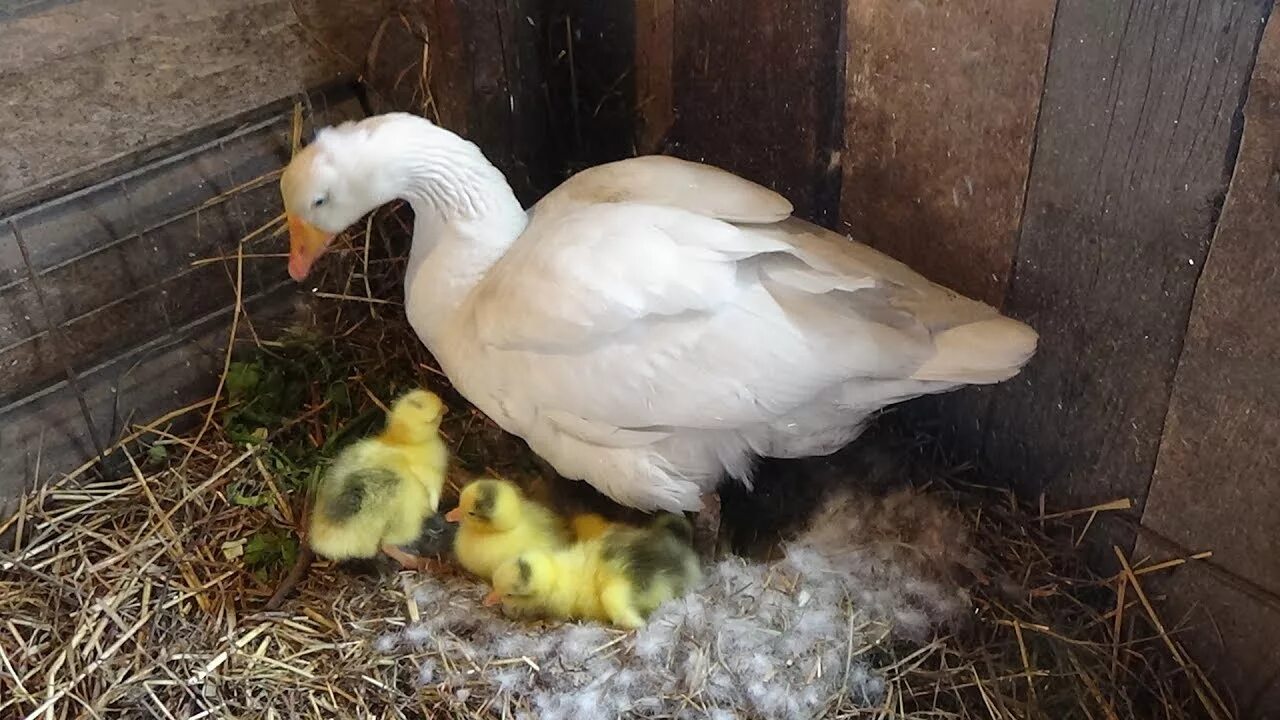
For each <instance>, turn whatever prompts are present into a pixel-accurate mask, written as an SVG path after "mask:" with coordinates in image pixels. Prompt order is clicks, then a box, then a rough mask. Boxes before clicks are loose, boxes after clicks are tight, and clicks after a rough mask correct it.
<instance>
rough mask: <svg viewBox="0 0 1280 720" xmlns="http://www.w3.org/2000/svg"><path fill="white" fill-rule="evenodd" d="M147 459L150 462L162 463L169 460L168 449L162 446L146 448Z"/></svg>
mask: <svg viewBox="0 0 1280 720" xmlns="http://www.w3.org/2000/svg"><path fill="white" fill-rule="evenodd" d="M147 457H148V458H150V459H151V461H152V462H164V461H165V460H168V459H169V448H167V447H165V446H164V445H152V446H151V447H149V448H147Z"/></svg>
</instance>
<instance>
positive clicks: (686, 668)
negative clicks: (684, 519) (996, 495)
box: [378, 491, 973, 720]
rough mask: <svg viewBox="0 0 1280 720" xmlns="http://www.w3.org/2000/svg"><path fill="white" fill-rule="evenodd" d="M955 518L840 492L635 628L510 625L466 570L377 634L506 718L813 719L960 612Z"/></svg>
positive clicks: (864, 700)
mask: <svg viewBox="0 0 1280 720" xmlns="http://www.w3.org/2000/svg"><path fill="white" fill-rule="evenodd" d="M970 547H971V544H970V541H969V535H968V532H967V530H966V528H965V526H964V525H963V523H962V522H961V520H960V519H959V517H958V516H957V515H955V514H953V513H952V512H950V511H949V510H948V509H946V508H943V507H942V506H941V505H939V504H937V503H936V502H934V501H933V500H932V498H929V497H927V496H923V495H919V494H916V493H913V492H911V491H903V492H898V493H895V494H892V495H889V496H885V497H872V496H868V495H864V494H860V493H855V492H850V491H842V492H841V493H839V494H837V495H835V496H834V497H833V498H832V499H831V500H830V501H829V502H827V503H826V505H825V507H824V508H823V509H822V510H821V511H820V512H819V513H818V515H817V516H816V518H815V519H814V520H813V522H812V523H811V525H810V527H809V529H808V530H806V531H804V532H802V533H800V534H799V536H797V537H796V538H795V539H793V540H792V541H790V542H788V543H785V544H784V545H783V550H784V557H783V559H781V560H778V561H776V562H771V563H762V562H748V561H745V560H742V559H740V558H733V559H726V560H722V561H720V562H718V563H716V564H714V565H712V566H711V567H708V568H705V571H704V575H705V577H704V582H703V585H702V587H701V588H700V589H699V590H698V591H697V592H695V593H691V594H690V595H688V596H686V597H683V598H681V599H679V600H676V601H673V602H670V603H668V604H666V605H664V606H663V607H662V608H661V609H659V611H658V612H657V613H655V614H654V616H653V617H652V618H651V619H650V622H649V623H648V624H647V625H646V626H645V627H644V628H642V629H641V630H639V631H637V632H636V633H634V634H627V633H621V632H619V631H617V630H614V629H611V628H608V627H605V626H602V625H597V624H579V623H566V624H552V625H546V624H539V625H529V624H519V623H514V622H511V621H508V620H506V619H504V618H502V617H501V616H500V615H498V614H497V613H495V612H491V611H490V610H488V609H486V608H482V607H480V605H479V600H480V598H481V596H482V595H483V593H484V591H485V589H484V588H483V587H481V586H480V585H478V584H477V583H475V582H473V581H471V580H470V579H464V578H460V577H459V578H436V577H427V578H424V580H423V583H422V584H421V585H420V586H419V587H417V588H416V590H415V598H416V600H417V602H418V604H419V610H420V612H421V616H422V617H423V618H424V619H423V621H422V622H421V623H419V624H417V625H415V626H412V627H410V628H408V629H407V630H405V631H404V632H403V633H401V634H398V635H387V636H384V637H382V638H379V640H378V647H379V649H380V650H381V651H384V652H387V653H391V654H396V653H400V652H406V653H408V652H413V653H415V654H420V653H423V652H425V653H429V654H430V659H428V660H426V661H425V662H424V663H423V664H422V666H421V669H420V672H419V676H418V679H419V681H420V682H421V683H422V684H424V685H434V686H437V687H438V689H439V690H440V691H441V694H443V695H446V696H448V695H452V696H453V697H455V698H457V699H458V701H460V702H463V703H467V702H468V700H469V699H472V700H479V699H484V700H485V701H486V704H490V705H491V707H492V706H493V705H492V704H495V703H496V704H497V706H499V707H506V708H509V710H510V712H511V713H512V714H513V715H514V716H516V717H530V718H546V719H547V720H556V719H558V718H574V717H577V718H582V717H617V716H620V715H632V714H634V715H642V716H647V715H659V714H661V715H669V716H673V717H690V718H692V717H713V718H731V717H737V716H738V715H739V714H740V713H743V712H745V713H747V714H749V715H752V716H755V717H762V718H771V719H772V718H778V719H792V718H811V717H815V716H818V715H821V714H823V712H824V711H825V710H827V709H828V708H831V707H833V706H835V705H837V704H839V703H842V702H851V703H853V704H856V705H868V704H874V703H877V702H879V701H880V700H881V698H882V695H883V692H884V683H883V681H882V679H881V678H880V677H879V674H878V672H877V666H876V662H877V661H880V660H884V659H885V658H886V657H887V655H886V653H883V652H879V651H878V649H880V648H884V647H885V646H886V644H887V643H890V642H895V641H898V642H918V641H921V640H924V639H927V638H928V637H929V635H930V633H931V632H933V631H934V630H936V629H938V628H939V627H941V626H944V625H948V624H952V623H954V622H956V621H958V620H959V619H961V618H962V617H964V616H965V614H966V611H967V610H968V609H969V606H970V601H969V597H968V594H967V592H966V591H965V589H964V587H963V584H964V583H963V577H964V572H963V570H964V569H966V568H969V569H973V554H972V552H971V551H970V549H969V548H970Z"/></svg>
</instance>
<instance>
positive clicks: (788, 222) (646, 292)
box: [280, 113, 1036, 511]
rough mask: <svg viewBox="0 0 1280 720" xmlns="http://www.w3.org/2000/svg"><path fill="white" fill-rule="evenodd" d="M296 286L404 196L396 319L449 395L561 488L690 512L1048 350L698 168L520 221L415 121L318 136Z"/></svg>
mask: <svg viewBox="0 0 1280 720" xmlns="http://www.w3.org/2000/svg"><path fill="white" fill-rule="evenodd" d="M280 185H281V192H282V194H283V196H284V204H285V210H286V212H287V215H288V221H289V231H290V257H289V271H290V274H291V275H292V276H293V277H294V279H296V280H302V279H303V278H305V277H306V275H307V273H308V272H309V270H310V268H311V265H312V263H314V262H315V260H316V259H317V258H318V257H320V256H321V255H322V254H323V253H324V252H325V250H326V248H327V247H328V245H329V243H330V241H331V240H332V239H333V237H334V235H336V234H337V233H339V232H341V231H342V230H343V229H345V228H346V227H348V226H349V225H351V224H353V223H354V222H356V221H357V220H358V219H359V218H360V217H361V216H362V215H364V214H365V213H367V212H369V211H370V210H372V209H373V208H375V207H377V206H379V205H381V204H383V203H386V202H389V201H391V200H393V199H396V198H400V199H403V200H406V201H407V202H408V203H409V204H410V205H411V206H412V207H413V211H414V213H415V216H416V220H415V227H414V234H413V248H412V250H411V252H410V255H409V263H408V272H407V275H406V278H405V307H406V310H407V313H408V318H409V321H410V323H411V324H412V326H413V328H414V330H415V331H416V332H417V334H418V336H419V337H420V338H421V339H422V341H423V342H424V343H426V345H427V347H428V349H430V351H431V352H432V354H433V355H434V356H435V357H436V359H437V360H438V361H439V363H440V366H441V368H442V369H443V370H444V372H445V373H446V374H447V375H448V376H449V379H450V380H451V381H452V383H453V384H454V386H455V387H456V388H457V389H458V390H459V391H460V392H461V393H462V394H463V395H464V396H465V397H466V398H467V399H468V400H470V401H471V402H472V403H474V404H475V406H476V407H477V408H479V409H480V410H481V411H482V412H484V413H485V414H487V415H488V416H489V417H490V418H492V419H493V420H494V421H495V422H496V423H497V424H498V425H500V426H501V427H502V428H503V429H504V430H506V431H508V432H511V433H514V434H516V435H518V436H520V437H522V438H524V439H525V440H526V441H527V442H528V443H529V445H530V447H531V448H532V449H533V450H534V452H536V453H537V454H538V455H540V456H541V457H542V458H543V459H545V460H546V461H548V462H549V463H550V464H551V465H552V466H554V467H555V469H556V470H557V471H559V472H560V474H562V475H564V476H565V477H568V478H575V479H581V480H586V481H587V482H588V483H590V484H591V485H593V486H595V487H596V488H597V489H598V490H600V491H602V492H603V493H605V494H606V495H609V496H610V497H612V498H613V499H614V500H616V501H617V502H619V503H622V504H624V505H629V506H632V507H636V508H640V509H645V510H652V509H663V510H669V511H688V510H697V509H699V508H700V507H701V506H702V500H703V497H704V496H706V495H707V494H708V493H711V492H713V491H714V489H715V486H716V485H717V483H718V482H719V481H720V480H721V479H722V478H724V477H725V476H726V475H727V476H729V477H733V478H737V479H740V480H742V481H749V479H750V473H751V467H752V462H753V458H754V457H755V456H757V455H764V456H770V457H803V456H811V455H821V454H827V453H831V452H834V451H835V450H837V449H839V448H840V447H841V446H843V445H844V444H846V443H847V442H849V441H850V440H852V439H853V438H854V437H856V436H857V435H858V433H859V432H860V431H861V430H862V428H863V427H864V425H865V424H866V422H867V420H868V418H869V417H870V416H871V414H872V413H874V412H875V411H876V410H878V409H880V408H881V407H883V406H885V405H887V404H889V403H893V402H897V401H901V400H905V399H908V398H911V397H915V396H918V395H923V394H927V393H938V392H943V391H946V390H950V389H952V388H955V387H958V386H961V385H966V384H983V383H995V382H999V381H1001V380H1004V379H1006V378H1009V377H1011V376H1013V375H1015V374H1016V373H1017V372H1018V370H1019V369H1020V368H1021V367H1022V365H1023V364H1024V363H1025V362H1026V361H1027V360H1028V359H1029V358H1030V357H1031V355H1032V353H1033V352H1034V350H1035V346H1036V333H1035V332H1034V331H1033V330H1032V329H1031V328H1030V327H1028V326H1027V325H1025V324H1023V323H1020V322H1017V321H1015V320H1012V319H1010V318H1007V317H1004V316H1002V315H1000V314H999V313H998V312H996V310H995V309H993V308H991V307H990V306H988V305H985V304H982V303H979V302H976V301H973V300H970V299H968V298H965V297H963V296H961V295H958V294H957V293H954V292H952V291H950V290H948V289H946V288H944V287H941V286H939V285H936V284H934V283H931V282H929V281H928V280H926V279H925V278H923V277H921V276H920V275H918V274H916V273H915V272H914V271H912V270H911V269H910V268H908V267H906V266H905V265H902V264H901V263H899V262H897V261H895V260H892V259H891V258H889V257H887V256H885V255H882V254H881V253H879V252H876V251H875V250H872V249H871V248H868V247H866V246H864V245H861V244H858V243H856V242H852V241H850V240H848V239H847V238H845V237H843V236H840V235H837V234H835V233H833V232H830V231H827V230H824V229H822V228H820V227H817V226H815V225H812V224H810V223H807V222H804V221H803V220H798V219H796V218H793V217H791V209H792V208H791V204H790V203H789V202H787V200H786V199H785V198H783V197H781V196H780V195H778V194H777V193H774V192H772V191H770V190H768V189H766V188H763V187H761V186H759V185H756V184H755V183H752V182H749V181H747V180H744V179H742V178H739V177H737V176H735V175H732V174H730V173H728V172H725V171H723V170H720V169H718V168H715V167H711V166H708V165H702V164H698V163H692V162H687V161H683V160H678V159H675V158H670V157H659V156H651V157H640V158H634V159H630V160H623V161H620V162H615V163H610V164H607V165H601V166H598V167H595V168H591V169H589V170H586V171H583V172H581V173H579V174H578V175H576V176H574V177H572V178H570V179H569V180H568V181H566V182H565V183H564V184H562V185H561V186H560V187H558V188H556V189H555V190H554V191H552V192H551V193H550V194H548V195H547V196H546V197H545V198H543V199H542V200H541V201H540V202H538V203H537V204H536V205H535V206H534V207H533V209H531V210H529V211H528V212H526V211H525V210H524V209H523V208H522V207H521V206H520V203H519V201H518V200H517V199H516V197H515V195H514V194H513V193H512V191H511V188H510V187H509V186H508V184H507V182H506V179H505V178H504V177H503V175H502V173H501V172H499V171H498V170H497V169H496V168H495V167H494V166H493V165H492V164H491V163H490V162H489V161H488V160H486V159H485V157H484V155H483V154H482V153H481V152H480V150H479V149H478V148H477V147H476V146H475V145H473V144H472V143H470V142H468V141H466V140H463V139H462V138H460V137H458V136H457V135H455V134H453V133H451V132H449V131H447V130H444V129H442V128H439V127H437V126H435V125H433V124H432V123H430V122H429V121H427V120H424V119H422V118H420V117H417V116H414V115H408V114H401V113H395V114H388V115H381V116H376V117H371V118H368V119H366V120H363V121H360V122H356V123H346V124H343V125H341V126H338V127H333V128H327V129H325V130H322V131H321V132H320V133H319V134H318V135H317V137H316V139H315V141H314V142H313V143H312V144H311V145H309V146H308V147H306V148H305V149H304V150H302V151H301V152H300V153H299V154H298V155H297V156H296V158H295V159H294V160H293V161H292V162H291V163H290V165H289V167H288V168H287V169H286V170H285V173H284V175H283V177H282V178H281V183H280Z"/></svg>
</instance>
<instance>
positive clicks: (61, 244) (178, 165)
mask: <svg viewBox="0 0 1280 720" xmlns="http://www.w3.org/2000/svg"><path fill="white" fill-rule="evenodd" d="M321 97H323V96H317V98H316V100H315V102H313V105H319V104H321V102H320V100H321ZM331 103H332V105H331V107H330V109H329V112H328V113H327V114H326V115H325V116H324V118H325V120H324V121H326V122H336V121H339V120H342V119H347V118H351V117H357V116H359V115H360V114H362V111H361V109H360V107H359V104H358V103H356V102H355V100H354V98H353V96H351V95H350V94H349V93H347V94H345V95H335V96H333V97H332V98H331ZM264 115H265V119H263V120H260V121H258V122H255V123H251V124H249V125H248V126H247V128H244V129H241V130H237V131H235V132H233V133H231V134H229V135H227V136H224V137H221V138H218V139H215V140H214V141H211V142H209V143H204V144H202V145H200V146H197V147H196V148H192V149H189V150H187V151H184V152H180V153H177V154H176V155H175V156H173V157H171V158H166V159H164V160H161V161H157V162H156V163H153V164H151V165H148V166H144V167H141V168H137V169H135V170H134V171H132V172H131V173H129V174H128V175H126V176H122V177H117V178H115V179H113V180H110V181H107V182H105V183H101V184H99V185H97V186H94V187H91V188H88V189H86V190H85V191H82V192H77V193H73V194H71V195H70V196H66V197H63V198H59V199H57V200H54V201H51V202H49V203H47V204H44V205H40V206H36V207H34V208H31V209H30V210H28V211H25V212H23V213H20V214H18V215H16V216H12V217H11V218H10V219H11V220H12V221H13V222H15V223H16V224H17V226H18V227H19V229H20V231H21V232H22V234H23V236H24V238H25V240H26V242H27V245H28V247H29V248H30V249H31V254H32V261H33V264H34V265H35V266H36V269H37V272H38V277H39V279H40V285H41V287H42V288H43V289H44V292H45V296H46V301H47V303H48V307H49V310H50V312H51V314H52V317H51V318H46V317H45V316H44V314H43V312H42V311H41V308H40V306H39V303H38V302H37V297H36V294H35V292H34V291H33V289H32V286H31V282H30V280H29V279H28V276H27V271H26V268H25V266H23V265H22V261H21V258H20V254H19V252H18V249H17V247H16V243H15V242H13V240H12V238H11V237H5V238H3V239H0V277H8V278H11V279H10V280H9V281H8V282H7V283H4V284H0V367H5V368H6V377H5V383H4V387H3V389H2V390H0V404H2V403H5V402H12V401H15V400H17V399H18V398H20V397H23V396H25V395H26V394H28V393H30V392H33V391H35V390H37V389H39V388H42V387H44V386H46V385H48V384H49V383H51V382H55V381H58V380H61V379H62V378H63V376H64V371H63V365H62V358H63V357H67V356H69V357H70V358H72V364H73V366H74V367H76V368H86V367H90V366H93V365H96V364H97V363H100V362H102V361H104V359H106V358H109V357H113V356H115V355H118V354H119V353H121V352H124V351H126V350H127V349H128V348H130V347H131V346H133V345H135V344H137V343H142V342H146V341H149V340H151V339H153V338H155V337H157V336H161V335H164V334H166V333H170V332H172V331H174V330H175V329H176V328H178V327H182V326H185V325H186V324H188V323H190V322H191V321H192V320H193V319H195V318H198V317H201V316H203V315H206V314H208V313H211V312H214V311H216V310H218V309H220V308H225V307H228V306H229V305H230V304H231V303H232V302H233V300H234V294H235V288H234V281H233V277H234V271H233V265H234V263H233V262H232V261H231V260H223V261H221V262H219V263H214V264H204V265H193V263H196V262H198V261H200V260H202V259H204V258H209V257H224V258H226V257H229V256H233V255H234V254H235V248H236V245H237V242H238V241H239V239H240V238H242V237H244V236H246V235H247V234H249V233H250V232H252V231H253V230H255V229H257V228H259V227H262V226H263V225H265V224H266V223H267V222H269V221H270V220H271V219H272V218H274V217H276V216H277V215H278V214H279V213H280V198H279V191H278V190H277V187H276V180H275V173H277V172H278V171H279V169H280V168H281V167H282V166H283V165H284V163H285V162H287V161H288V158H289V151H290V127H291V124H292V104H291V103H290V104H286V105H284V106H276V107H273V108H270V109H269V110H268V111H267V112H266V113H264ZM0 225H3V226H5V227H7V226H8V220H0ZM282 247H283V245H282V241H280V240H279V239H277V238H272V237H271V236H270V235H267V234H263V235H261V236H260V237H258V238H257V239H256V240H255V241H253V242H251V243H250V244H248V245H246V250H245V251H246V252H247V253H250V254H253V253H264V252H265V253H269V252H272V251H279V250H281V249H282ZM247 270H248V271H247V272H246V273H245V282H244V292H245V293H246V294H253V293H256V292H258V291H259V290H261V289H263V288H265V287H268V286H271V285H274V284H277V283H279V282H280V281H282V280H283V279H284V278H285V270H284V267H283V263H281V262H279V261H270V260H268V261H263V260H249V261H248V263H247ZM50 322H52V323H56V324H61V325H62V326H63V327H64V330H65V334H66V341H65V342H60V341H58V340H57V337H56V336H50V335H49V334H48V332H47V331H48V328H49V324H50Z"/></svg>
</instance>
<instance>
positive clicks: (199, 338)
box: [0, 285, 294, 506]
mask: <svg viewBox="0 0 1280 720" xmlns="http://www.w3.org/2000/svg"><path fill="white" fill-rule="evenodd" d="M283 292H284V293H285V295H281V294H280V293H276V294H265V295H262V296H260V297H258V298H251V299H250V300H249V302H248V304H247V306H246V307H247V308H248V309H249V310H250V311H251V312H254V317H255V318H256V319H262V317H263V316H271V315H273V314H275V313H278V312H279V311H280V308H287V307H288V305H287V303H285V302H284V298H285V297H287V294H289V293H292V292H294V289H293V288H292V286H291V285H287V286H286V287H285V288H284V289H283ZM228 322H229V314H228V313H225V312H224V313H221V314H219V315H216V316H212V317H208V318H203V319H201V320H200V321H198V322H196V323H193V324H192V325H190V326H188V327H186V328H181V329H179V330H178V331H175V332H174V333H172V334H170V335H168V336H165V337H161V338H157V339H156V340H154V341H152V342H149V343H145V344H142V345H139V346H136V347H134V348H132V349H130V350H129V351H127V352H125V353H123V354H121V355H119V356H117V357H115V358H112V359H110V360H109V361H107V362H104V363H102V364H101V365H99V366H97V367H95V368H92V369H90V370H89V371H88V372H86V373H84V374H83V375H82V376H81V377H80V378H79V380H78V381H77V383H78V385H79V387H80V390H81V391H82V392H83V393H84V395H85V399H86V401H87V404H88V406H89V412H90V414H91V415H92V417H93V419H94V424H95V426H96V427H97V428H99V432H101V433H103V434H107V433H109V434H110V435H109V440H104V442H108V441H114V440H115V439H116V438H117V437H119V436H120V435H121V434H123V432H124V431H125V430H126V423H127V422H130V421H139V422H146V421H148V420H150V419H152V418H156V417H159V416H161V415H163V414H165V413H166V412H169V411H171V410H174V409H176V408H180V407H183V406H185V405H187V404H190V403H192V402H195V401H197V400H200V399H202V398H205V397H208V396H209V395H210V394H211V393H212V392H213V389H214V387H215V385H216V382H217V375H218V371H220V370H221V369H222V358H223V352H224V351H225V348H226V343H227V326H228ZM0 448H3V449H4V451H3V452H0V506H3V504H4V501H5V500H6V499H9V498H12V497H15V496H16V495H18V494H20V493H21V492H23V491H24V490H25V489H27V488H29V487H31V486H33V485H34V484H35V483H36V482H37V481H39V482H47V481H48V480H50V479H53V478H56V477H59V476H60V475H61V474H63V473H66V472H68V471H70V470H72V469H73V468H75V467H78V466H79V465H80V464H81V463H83V462H84V461H86V460H88V459H89V458H92V457H93V456H94V454H95V449H94V448H93V447H92V442H91V441H90V439H89V435H88V433H87V432H86V429H85V420H84V416H83V415H82V414H81V411H80V405H79V403H78V402H77V400H76V396H75V394H74V393H73V392H72V390H71V388H70V387H68V386H67V384H66V383H65V382H63V383H59V384H56V385H53V386H50V387H49V388H47V389H46V390H45V391H43V392H41V393H39V394H37V395H34V396H32V397H30V398H26V399H24V400H22V401H20V402H17V403H14V404H11V405H7V406H4V407H0ZM37 467H38V468H39V473H40V474H39V477H38V478H37V476H36V474H35V473H36V470H37Z"/></svg>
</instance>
